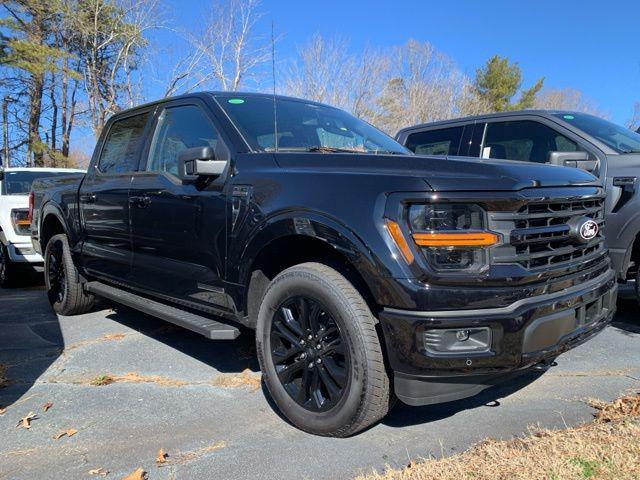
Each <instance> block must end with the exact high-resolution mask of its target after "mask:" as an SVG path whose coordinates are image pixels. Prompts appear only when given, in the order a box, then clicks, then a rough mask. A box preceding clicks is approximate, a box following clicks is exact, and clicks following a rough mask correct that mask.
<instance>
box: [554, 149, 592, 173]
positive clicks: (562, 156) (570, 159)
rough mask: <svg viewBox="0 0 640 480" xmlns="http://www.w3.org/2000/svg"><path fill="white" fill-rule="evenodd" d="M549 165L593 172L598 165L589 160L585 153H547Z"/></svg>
mask: <svg viewBox="0 0 640 480" xmlns="http://www.w3.org/2000/svg"><path fill="white" fill-rule="evenodd" d="M549 163H550V164H552V165H560V166H562V167H573V168H581V169H582V170H586V171H587V172H593V171H594V170H595V169H596V166H597V165H598V162H597V161H596V160H590V159H589V154H588V153H587V152H549Z"/></svg>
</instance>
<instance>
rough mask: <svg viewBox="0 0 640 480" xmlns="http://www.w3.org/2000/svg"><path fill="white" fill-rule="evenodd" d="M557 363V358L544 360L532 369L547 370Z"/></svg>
mask: <svg viewBox="0 0 640 480" xmlns="http://www.w3.org/2000/svg"><path fill="white" fill-rule="evenodd" d="M557 365H558V364H557V363H556V361H555V360H543V361H542V362H540V363H536V364H535V365H534V366H533V367H531V369H532V370H536V371H538V372H546V371H547V370H549V369H550V368H551V367H555V366H557Z"/></svg>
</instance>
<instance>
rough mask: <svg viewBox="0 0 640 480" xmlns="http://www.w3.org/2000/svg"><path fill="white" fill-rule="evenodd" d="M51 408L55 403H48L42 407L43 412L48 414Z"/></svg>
mask: <svg viewBox="0 0 640 480" xmlns="http://www.w3.org/2000/svg"><path fill="white" fill-rule="evenodd" d="M51 407H53V403H51V402H47V403H45V404H44V405H42V411H43V412H46V411H47V410H49V409H50V408H51Z"/></svg>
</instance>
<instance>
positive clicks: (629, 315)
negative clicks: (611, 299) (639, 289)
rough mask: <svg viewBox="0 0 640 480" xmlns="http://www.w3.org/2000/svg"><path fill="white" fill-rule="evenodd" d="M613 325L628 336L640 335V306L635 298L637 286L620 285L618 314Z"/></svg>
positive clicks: (630, 284)
mask: <svg viewBox="0 0 640 480" xmlns="http://www.w3.org/2000/svg"><path fill="white" fill-rule="evenodd" d="M611 325H612V326H613V327H615V328H617V329H618V330H621V331H622V332H623V333H626V334H633V333H635V334H638V333H640V305H638V302H637V300H636V298H635V285H634V284H633V283H629V284H627V285H620V291H619V294H618V312H617V313H616V316H615V318H614V319H613V322H612V323H611Z"/></svg>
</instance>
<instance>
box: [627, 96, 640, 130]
mask: <svg viewBox="0 0 640 480" xmlns="http://www.w3.org/2000/svg"><path fill="white" fill-rule="evenodd" d="M627 127H629V129H631V130H633V131H634V132H635V131H638V129H640V102H636V103H635V104H634V105H633V115H632V116H631V118H630V119H629V121H628V122H627Z"/></svg>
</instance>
